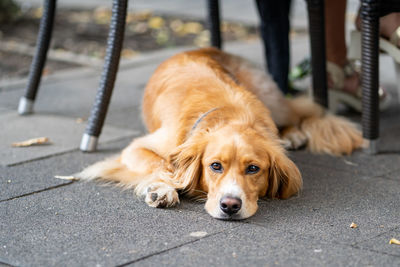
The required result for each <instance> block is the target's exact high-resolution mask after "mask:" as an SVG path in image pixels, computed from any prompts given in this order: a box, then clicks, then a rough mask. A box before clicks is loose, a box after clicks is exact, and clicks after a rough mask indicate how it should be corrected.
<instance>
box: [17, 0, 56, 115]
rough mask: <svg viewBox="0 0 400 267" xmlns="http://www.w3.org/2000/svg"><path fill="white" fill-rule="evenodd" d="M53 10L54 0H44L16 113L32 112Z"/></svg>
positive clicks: (48, 42) (47, 46)
mask: <svg viewBox="0 0 400 267" xmlns="http://www.w3.org/2000/svg"><path fill="white" fill-rule="evenodd" d="M55 11H56V0H45V1H44V6H43V15H42V18H41V20H40V27H39V33H38V39H37V45H36V52H35V56H34V57H33V60H32V64H31V68H30V71H29V79H28V85H27V87H26V89H25V95H24V96H23V97H21V99H20V100H19V105H18V113H19V114H20V115H26V114H30V113H32V112H33V103H34V101H35V98H36V93H37V91H38V88H39V84H40V79H41V77H42V72H43V67H44V65H45V63H46V57H47V50H48V49H49V45H50V40H51V34H52V29H53V24H54V15H55Z"/></svg>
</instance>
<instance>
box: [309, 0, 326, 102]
mask: <svg viewBox="0 0 400 267" xmlns="http://www.w3.org/2000/svg"><path fill="white" fill-rule="evenodd" d="M306 1H307V7H308V22H309V29H310V39H311V64H312V81H313V94H314V100H315V101H316V102H317V103H319V104H320V105H322V106H324V107H328V90H327V86H326V52H325V9H324V0H306Z"/></svg>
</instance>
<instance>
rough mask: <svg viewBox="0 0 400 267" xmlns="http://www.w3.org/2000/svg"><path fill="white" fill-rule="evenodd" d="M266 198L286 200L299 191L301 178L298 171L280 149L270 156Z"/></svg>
mask: <svg viewBox="0 0 400 267" xmlns="http://www.w3.org/2000/svg"><path fill="white" fill-rule="evenodd" d="M268 179H269V180H268V190H267V196H268V197H271V198H281V199H286V198H289V197H291V196H293V195H294V194H296V193H297V192H299V191H300V189H301V187H302V184H303V182H302V178H301V174H300V171H299V169H298V168H297V166H296V165H295V164H294V163H293V161H291V160H290V159H289V158H288V157H287V156H286V155H285V153H284V152H283V151H280V149H279V150H278V151H277V152H275V153H273V155H272V156H271V166H270V170H269V177H268Z"/></svg>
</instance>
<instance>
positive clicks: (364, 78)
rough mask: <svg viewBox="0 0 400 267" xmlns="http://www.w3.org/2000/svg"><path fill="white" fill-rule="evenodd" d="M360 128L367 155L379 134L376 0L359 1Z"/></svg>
mask: <svg viewBox="0 0 400 267" xmlns="http://www.w3.org/2000/svg"><path fill="white" fill-rule="evenodd" d="M360 13H361V29H362V31H361V32H362V33H361V64H362V71H361V84H362V117H361V120H362V129H363V136H364V138H366V139H368V140H369V143H370V145H369V149H368V152H369V153H370V154H376V153H377V152H378V144H377V143H378V137H379V91H378V90H379V0H362V1H361V12H360Z"/></svg>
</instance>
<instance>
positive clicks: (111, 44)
mask: <svg viewBox="0 0 400 267" xmlns="http://www.w3.org/2000/svg"><path fill="white" fill-rule="evenodd" d="M127 8H128V0H113V4H112V17H111V24H110V30H109V33H108V40H107V51H106V56H105V62H104V67H103V73H102V76H101V80H100V85H99V88H98V90H97V95H96V99H95V103H94V105H93V108H92V111H91V114H90V117H89V121H88V125H87V127H86V132H85V134H84V135H83V137H82V141H81V145H80V149H81V150H82V151H85V152H92V151H95V150H96V148H97V140H98V137H99V135H100V133H101V129H102V127H103V123H104V120H105V117H106V114H107V109H108V104H109V103H110V99H111V94H112V90H113V88H114V82H115V79H116V76H117V71H118V65H119V59H120V55H121V49H122V43H123V40H124V31H125V20H126V11H127Z"/></svg>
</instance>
